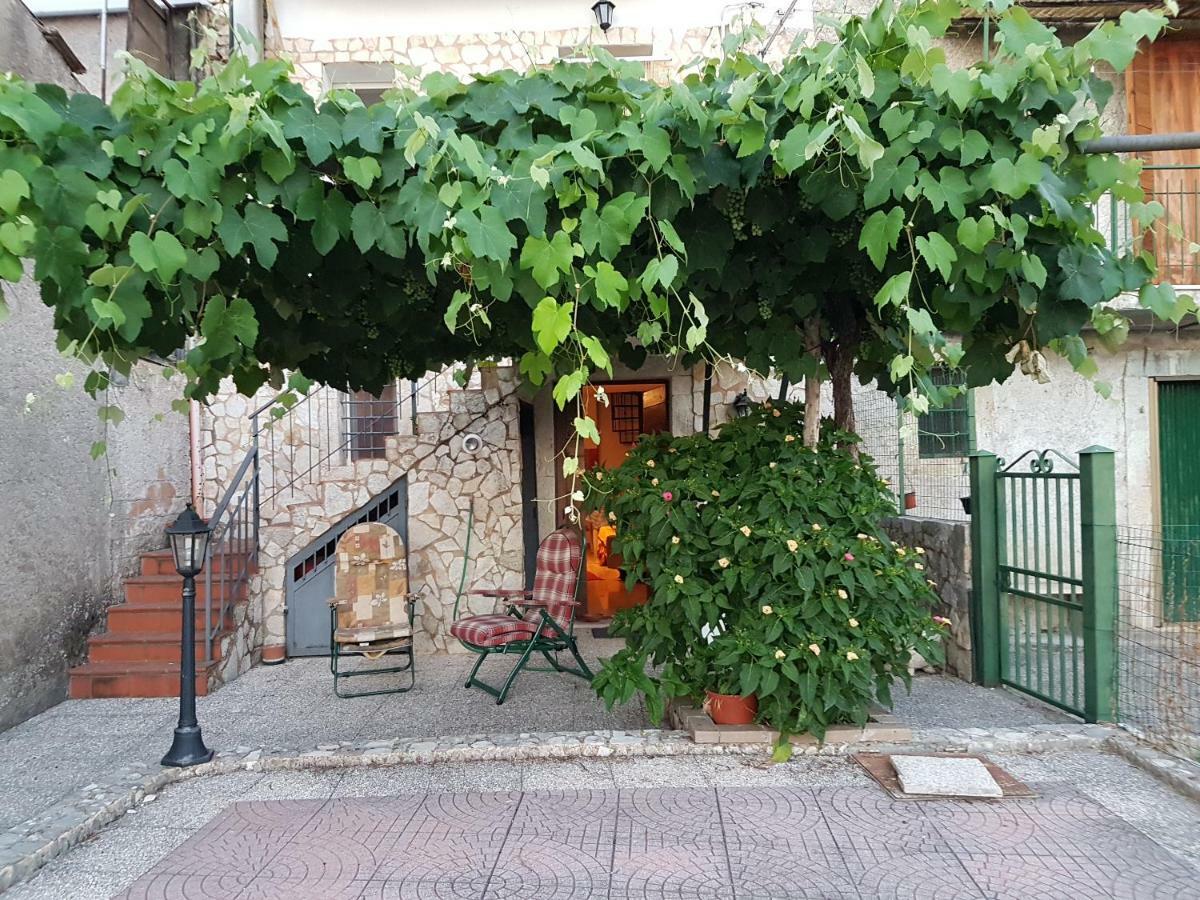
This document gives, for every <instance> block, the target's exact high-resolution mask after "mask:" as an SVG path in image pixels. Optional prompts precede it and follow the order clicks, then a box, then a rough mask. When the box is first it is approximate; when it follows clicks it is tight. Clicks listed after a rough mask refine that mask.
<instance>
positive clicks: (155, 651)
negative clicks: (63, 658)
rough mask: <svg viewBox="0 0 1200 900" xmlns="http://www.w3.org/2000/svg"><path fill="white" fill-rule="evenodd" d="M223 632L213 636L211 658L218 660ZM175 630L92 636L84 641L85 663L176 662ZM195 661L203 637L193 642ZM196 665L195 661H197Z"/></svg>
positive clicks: (177, 637)
mask: <svg viewBox="0 0 1200 900" xmlns="http://www.w3.org/2000/svg"><path fill="white" fill-rule="evenodd" d="M226 633H227V632H221V634H219V635H214V636H213V659H214V660H219V659H220V658H221V641H220V638H221V637H222V636H223V635H224V634H226ZM181 643H182V642H181V641H180V635H179V629H178V628H176V629H175V630H174V631H164V632H161V633H157V634H137V635H131V634H114V633H113V632H111V631H106V632H104V633H103V634H94V635H92V637H91V639H90V640H89V641H88V661H89V662H113V663H116V662H123V663H141V662H170V663H178V662H179V655H180V651H181V650H182V647H181ZM196 659H197V661H199V660H203V659H204V636H203V635H201V636H200V638H199V639H198V640H197V641H196ZM197 665H199V662H197Z"/></svg>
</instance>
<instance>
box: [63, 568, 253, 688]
mask: <svg viewBox="0 0 1200 900" xmlns="http://www.w3.org/2000/svg"><path fill="white" fill-rule="evenodd" d="M230 563H231V564H232V560H230ZM230 568H232V565H227V566H226V569H230ZM228 574H229V572H228V571H226V572H223V573H220V574H216V573H214V576H213V580H214V581H215V582H216V583H217V585H218V588H217V590H216V593H224V591H225V588H226V585H225V584H223V583H222V582H224V581H226V580H228V579H226V578H225V577H224V576H227V575H228ZM182 585H183V579H181V578H180V577H179V575H178V574H177V573H176V572H175V564H174V561H173V560H172V558H171V551H170V550H153V551H150V552H149V553H143V554H142V556H141V573H140V574H138V575H134V576H132V577H130V578H127V579H125V582H124V594H125V602H124V603H120V604H117V605H115V606H112V607H110V608H109V610H108V630H107V631H104V632H102V633H99V634H93V635H92V636H91V637H90V638H88V661H87V662H86V663H84V664H83V665H80V666H75V667H74V668H72V669H71V670H70V672H69V675H70V697H71V699H72V700H92V699H99V698H107V697H177V696H179V655H180V650H181V644H182V635H181V629H182V624H183V623H182V602H183V601H182V598H181V588H182ZM230 587H232V586H230ZM247 587H248V585H247V584H246V583H245V582H242V583H241V584H240V585H239V586H238V590H239V591H240V593H241V596H240V597H238V600H239V601H244V600H245V599H246V593H247ZM207 590H208V586H207V584H206V582H205V579H204V578H203V577H201V578H200V579H199V581H198V583H197V585H196V693H197V694H206V693H208V684H209V675H210V674H211V673H212V671H213V670H214V669H215V668H216V666H217V664H218V662H219V661H220V658H221V641H220V640H219V639H214V641H213V658H212V659H205V643H206V642H205V627H204V619H205V609H204V606H205V604H204V600H205V596H206V594H205V592H206V591H207ZM209 615H210V621H211V623H212V625H213V626H214V635H215V637H216V638H219V637H221V636H223V635H225V634H227V633H228V632H229V631H230V630H231V629H232V627H233V620H232V610H230V609H229V608H226V610H225V613H224V617H223V618H224V621H222V614H221V612H220V608H219V606H218V605H217V604H214V608H213V610H212V612H211V613H210V614H209Z"/></svg>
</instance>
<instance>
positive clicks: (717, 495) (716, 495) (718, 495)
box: [712, 491, 721, 497]
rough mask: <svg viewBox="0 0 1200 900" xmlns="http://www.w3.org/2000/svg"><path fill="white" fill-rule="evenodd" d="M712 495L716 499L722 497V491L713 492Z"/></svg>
mask: <svg viewBox="0 0 1200 900" xmlns="http://www.w3.org/2000/svg"><path fill="white" fill-rule="evenodd" d="M712 495H713V496H714V497H720V496H721V492H720V491H713V492H712Z"/></svg>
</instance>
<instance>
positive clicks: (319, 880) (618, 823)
mask: <svg viewBox="0 0 1200 900" xmlns="http://www.w3.org/2000/svg"><path fill="white" fill-rule="evenodd" d="M994 758H995V759H996V761H997V762H999V763H1000V764H1001V765H1003V766H1004V767H1006V768H1007V769H1008V770H1009V771H1010V772H1012V773H1013V774H1014V775H1015V776H1017V777H1018V778H1021V779H1022V780H1024V781H1025V782H1026V783H1027V784H1029V785H1030V786H1031V787H1032V788H1033V789H1034V790H1035V791H1036V792H1037V794H1038V796H1037V798H1036V799H1033V800H1021V801H1016V800H1004V801H992V802H986V801H978V802H962V801H936V802H926V801H911V800H907V801H894V800H891V799H889V798H888V797H887V795H885V794H884V793H883V792H882V791H881V790H880V789H879V788H878V787H877V786H876V785H875V784H874V782H872V781H871V780H870V779H869V778H868V777H867V776H866V775H865V774H864V773H863V772H862V771H861V770H860V769H859V768H858V767H857V765H856V764H855V763H854V762H853V761H851V760H849V759H846V758H844V757H829V758H819V757H818V758H801V759H797V760H794V761H792V762H790V763H787V764H784V765H779V766H763V765H761V764H760V763H757V762H752V761H748V760H742V759H737V758H729V757H717V758H677V759H638V760H617V761H608V760H576V761H571V762H551V763H546V762H541V763H468V764H457V765H434V766H397V767H392V768H379V769H365V770H364V769H358V770H350V771H346V772H327V773H313V772H277V773H268V774H255V773H240V774H237V775H227V776H220V777H213V778H199V779H194V780H191V781H186V782H181V783H179V784H175V785H172V786H170V787H168V788H167V789H166V790H164V791H163V792H162V794H161V795H159V796H158V797H157V798H155V799H154V800H153V801H152V802H150V803H147V804H144V805H143V806H142V807H140V808H139V809H138V810H136V811H135V812H132V813H130V814H128V815H126V816H125V817H124V818H122V819H121V820H120V821H119V822H118V823H117V824H115V825H113V826H111V827H109V828H107V829H105V830H104V831H102V832H101V833H100V834H99V835H98V836H97V837H95V838H94V839H92V840H90V841H88V842H86V843H85V844H84V845H82V846H81V847H78V848H76V849H75V850H73V851H71V852H70V853H68V854H67V855H66V856H64V857H62V858H61V859H58V860H55V861H53V862H51V863H50V865H49V866H47V867H46V868H45V869H43V870H42V871H41V872H40V873H39V874H38V875H37V876H36V877H35V878H34V879H33V880H32V881H31V882H29V883H27V884H23V885H18V886H17V887H15V888H13V889H12V890H11V891H10V892H9V893H8V894H7V895H5V900H8V898H9V897H11V898H12V900H61V898H70V900H107V898H110V897H121V898H162V900H166V898H172V897H186V898H190V900H208V898H213V900H216V898H222V900H251V898H267V897H271V898H289V900H307V898H313V900H318V898H319V900H338V898H362V900H367V898H372V900H374V898H381V900H382V898H410V897H411V898H421V900H424V898H431V900H458V898H481V897H485V896H486V897H495V898H530V900H543V898H544V900H558V898H623V897H638V898H685V897H686V898H733V897H736V898H780V900H784V898H792V897H821V898H826V897H828V898H834V897H855V898H859V897H861V898H877V897H878V898H893V897H896V898H913V900H917V898H921V900H925V898H931V900H936V898H967V897H996V898H999V897H1011V898H1021V900H1028V898H1055V900H1059V898H1065V897H1072V898H1101V897H1120V898H1136V900H1141V898H1167V897H1170V898H1190V897H1196V896H1197V888H1196V885H1197V884H1200V869H1197V868H1196V863H1197V861H1200V827H1198V823H1200V807H1198V806H1197V805H1196V804H1194V803H1192V802H1191V801H1188V800H1185V799H1183V798H1181V797H1179V796H1178V795H1176V794H1174V793H1172V792H1171V791H1170V790H1168V789H1167V788H1165V787H1164V786H1163V785H1162V784H1160V783H1159V782H1158V781H1156V780H1155V779H1153V778H1151V777H1150V776H1149V775H1146V774H1145V773H1142V772H1140V771H1139V770H1136V769H1133V768H1132V767H1130V766H1129V765H1128V764H1126V763H1125V762H1123V761H1122V760H1119V759H1117V758H1115V757H1113V756H1110V755H1108V754H1105V753H1101V752H1083V753H1062V754H1044V755H1026V754H997V755H995V757H994Z"/></svg>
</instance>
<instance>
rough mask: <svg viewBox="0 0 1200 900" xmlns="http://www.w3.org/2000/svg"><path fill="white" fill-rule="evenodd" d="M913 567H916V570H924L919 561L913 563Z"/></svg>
mask: <svg viewBox="0 0 1200 900" xmlns="http://www.w3.org/2000/svg"><path fill="white" fill-rule="evenodd" d="M913 568H914V569H916V570H917V571H918V572H923V571H925V567H924V566H923V565H921V564H920V563H916V564H914V565H913Z"/></svg>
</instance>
